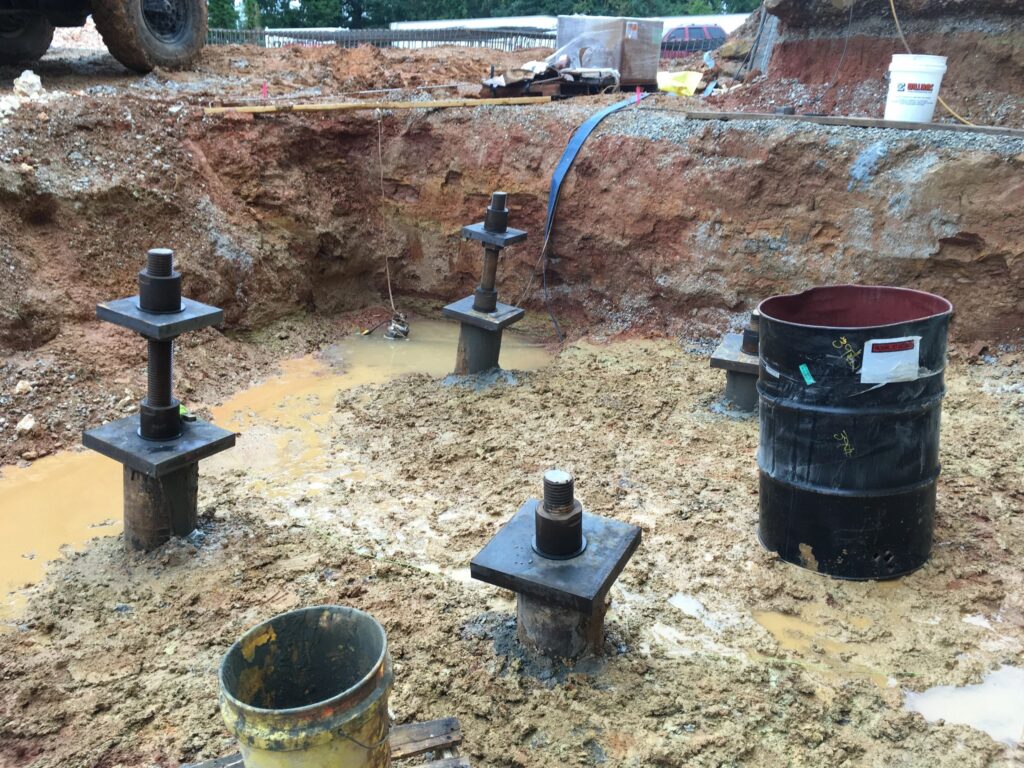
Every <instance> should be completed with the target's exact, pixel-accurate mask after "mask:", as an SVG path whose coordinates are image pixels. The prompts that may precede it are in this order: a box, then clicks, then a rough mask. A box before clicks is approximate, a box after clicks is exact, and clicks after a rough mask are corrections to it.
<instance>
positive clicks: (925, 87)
mask: <svg viewBox="0 0 1024 768" xmlns="http://www.w3.org/2000/svg"><path fill="white" fill-rule="evenodd" d="M907 90H908V91H926V92H928V93H931V92H932V91H933V90H935V83H907Z"/></svg>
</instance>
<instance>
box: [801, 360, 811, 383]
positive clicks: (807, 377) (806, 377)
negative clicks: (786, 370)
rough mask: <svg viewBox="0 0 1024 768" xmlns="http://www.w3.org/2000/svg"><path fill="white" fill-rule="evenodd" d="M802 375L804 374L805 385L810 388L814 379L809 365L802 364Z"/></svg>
mask: <svg viewBox="0 0 1024 768" xmlns="http://www.w3.org/2000/svg"><path fill="white" fill-rule="evenodd" d="M800 373H801V374H803V377H804V383H806V384H807V386H810V385H811V384H813V383H814V377H813V376H811V369H810V368H808V367H807V363H801V364H800Z"/></svg>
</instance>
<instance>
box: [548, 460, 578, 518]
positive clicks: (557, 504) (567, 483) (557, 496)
mask: <svg viewBox="0 0 1024 768" xmlns="http://www.w3.org/2000/svg"><path fill="white" fill-rule="evenodd" d="M574 485H575V481H574V480H573V476H572V475H570V474H569V473H568V472H566V471H564V470H561V469H549V470H548V471H547V472H545V473H544V508H545V509H547V510H548V511H550V512H555V511H566V512H569V511H571V510H572V508H573V504H574V502H575V500H576V497H575V491H574Z"/></svg>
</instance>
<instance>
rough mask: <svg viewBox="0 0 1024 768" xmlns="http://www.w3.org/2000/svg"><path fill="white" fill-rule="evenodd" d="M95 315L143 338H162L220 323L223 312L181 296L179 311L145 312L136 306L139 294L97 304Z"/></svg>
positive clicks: (164, 339)
mask: <svg viewBox="0 0 1024 768" xmlns="http://www.w3.org/2000/svg"><path fill="white" fill-rule="evenodd" d="M96 317H98V318H99V319H100V320H106V321H107V322H108V323H113V324H114V325H120V326H122V327H124V328H130V329H131V330H133V331H136V332H137V333H141V334H142V335H143V336H146V337H147V338H150V339H155V340H157V341H166V340H168V339H173V338H174V337H176V336H180V335H181V334H183V333H187V332H188V331H197V330H199V329H200V328H206V327H208V326H211V325H220V324H221V323H222V322H224V311H223V310H221V309H218V308H217V307H211V306H210V305H209V304H202V303H200V302H198V301H192V299H186V298H182V300H181V311H180V312H168V313H166V314H161V313H156V312H145V311H143V310H141V309H139V297H138V296H129V297H128V298H126V299H117V300H115V301H106V302H104V303H102V304H97V305H96Z"/></svg>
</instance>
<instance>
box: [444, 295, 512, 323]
mask: <svg viewBox="0 0 1024 768" xmlns="http://www.w3.org/2000/svg"><path fill="white" fill-rule="evenodd" d="M441 314H443V315H444V316H445V317H450V318H452V319H453V320H458V321H459V322H460V323H465V324H466V325H475V326H476V327H477V328H483V329H484V330H485V331H500V330H501V329H502V328H506V327H508V326H510V325H512V323H518V322H519V321H520V320H522V319H523V317H524V316H525V315H526V310H525V309H520V308H519V307H513V306H512V305H511V304H502V303H501V302H500V301H499V302H498V305H497V306H496V307H495V309H494V311H493V312H477V311H476V310H475V309H473V297H472V296H467V297H466V298H464V299H459V300H458V301H456V302H455V303H453V304H449V305H448V306H447V307H445V308H444V309H442V310H441Z"/></svg>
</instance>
